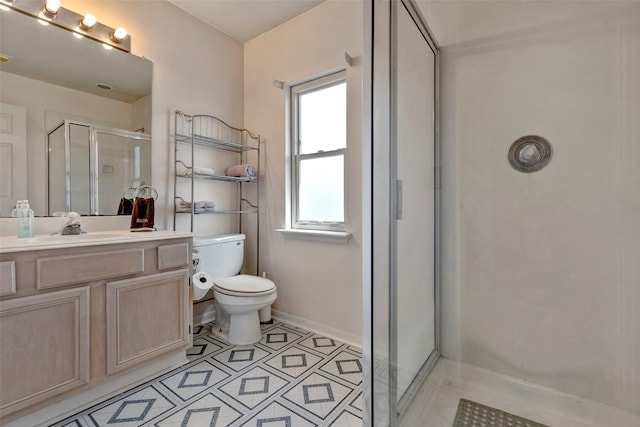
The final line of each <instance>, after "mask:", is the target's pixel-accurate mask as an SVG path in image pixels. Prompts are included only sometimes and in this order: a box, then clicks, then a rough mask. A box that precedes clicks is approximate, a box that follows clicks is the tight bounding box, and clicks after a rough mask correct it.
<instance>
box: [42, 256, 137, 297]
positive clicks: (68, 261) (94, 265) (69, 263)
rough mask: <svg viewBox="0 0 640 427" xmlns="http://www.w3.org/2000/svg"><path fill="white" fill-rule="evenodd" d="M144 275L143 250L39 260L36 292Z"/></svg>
mask: <svg viewBox="0 0 640 427" xmlns="http://www.w3.org/2000/svg"><path fill="white" fill-rule="evenodd" d="M143 272H144V248H135V249H125V250H120V251H106V252H97V253H89V254H72V255H63V256H54V257H44V258H38V260H37V274H36V287H37V288H38V289H39V290H42V289H49V288H56V287H59V286H67V285H73V284H76V283H83V282H92V281H95V280H102V279H111V278H114V277H121V276H127V275H131V274H138V273H143Z"/></svg>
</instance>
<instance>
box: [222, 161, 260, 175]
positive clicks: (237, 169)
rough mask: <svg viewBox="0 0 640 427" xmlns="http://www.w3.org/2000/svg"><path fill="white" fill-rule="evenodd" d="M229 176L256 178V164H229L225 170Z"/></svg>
mask: <svg viewBox="0 0 640 427" xmlns="http://www.w3.org/2000/svg"><path fill="white" fill-rule="evenodd" d="M225 173H226V174H227V176H235V177H246V178H255V177H257V176H258V172H257V171H256V168H255V166H253V165H249V164H247V165H234V166H229V167H228V168H227V170H226V171H225Z"/></svg>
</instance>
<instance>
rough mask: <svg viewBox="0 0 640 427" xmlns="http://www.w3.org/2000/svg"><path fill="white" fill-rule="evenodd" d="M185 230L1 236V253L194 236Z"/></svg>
mask: <svg viewBox="0 0 640 427" xmlns="http://www.w3.org/2000/svg"><path fill="white" fill-rule="evenodd" d="M192 236H193V233H190V232H184V231H136V232H132V231H129V230H113V231H96V232H90V233H87V234H80V235H76V236H60V235H53V236H50V235H46V234H43V235H36V236H34V237H23V238H18V237H0V253H8V252H26V251H35V250H43V249H58V248H75V247H82V246H96V245H111V244H117V243H132V242H147V241H152V240H164V239H180V238H184V237H192Z"/></svg>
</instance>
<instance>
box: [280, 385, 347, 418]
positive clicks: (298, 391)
mask: <svg viewBox="0 0 640 427" xmlns="http://www.w3.org/2000/svg"><path fill="white" fill-rule="evenodd" d="M353 390H354V389H353V388H349V387H346V386H343V385H342V384H339V383H338V382H336V381H333V380H332V379H330V378H328V377H325V376H323V375H320V374H318V373H312V374H311V375H309V376H308V377H306V378H305V379H304V380H302V381H301V382H300V383H298V384H297V385H296V386H295V387H293V388H292V389H291V390H289V391H288V392H286V393H285V394H283V395H282V397H283V398H285V399H287V400H288V401H290V402H291V403H294V404H296V405H297V406H298V407H300V408H302V409H304V410H306V411H309V412H310V413H312V414H313V415H316V416H317V417H319V418H322V419H323V420H324V419H327V417H328V416H329V415H330V414H331V412H332V411H333V410H335V409H336V408H337V407H338V406H339V405H340V404H341V403H342V401H343V400H344V399H345V398H346V397H347V396H348V395H349V394H350V393H351V392H353Z"/></svg>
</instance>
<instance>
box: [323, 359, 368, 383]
mask: <svg viewBox="0 0 640 427" xmlns="http://www.w3.org/2000/svg"><path fill="white" fill-rule="evenodd" d="M361 360H362V359H361V358H360V357H358V356H354V355H353V354H351V353H347V352H346V351H342V352H340V353H338V354H337V355H335V356H333V357H332V358H331V360H329V361H328V362H327V363H325V364H324V365H323V366H322V367H321V368H320V369H321V370H323V371H324V372H327V373H329V374H332V375H335V376H337V377H339V378H342V379H343V380H345V381H349V382H350V383H351V384H354V385H359V384H361V383H362V362H361Z"/></svg>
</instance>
